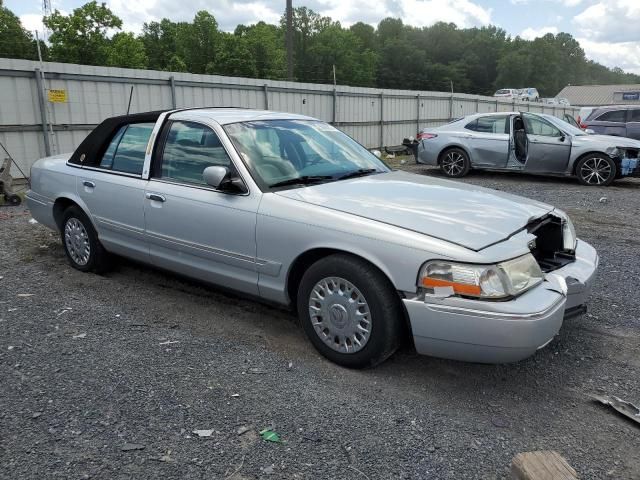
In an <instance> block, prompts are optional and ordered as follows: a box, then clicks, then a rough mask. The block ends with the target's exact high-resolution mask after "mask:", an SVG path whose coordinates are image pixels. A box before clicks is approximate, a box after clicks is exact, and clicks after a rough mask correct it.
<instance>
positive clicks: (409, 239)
mask: <svg viewBox="0 0 640 480" xmlns="http://www.w3.org/2000/svg"><path fill="white" fill-rule="evenodd" d="M170 118H171V119H181V120H189V121H195V122H201V123H204V124H207V125H209V126H210V127H211V128H212V129H214V131H215V132H216V133H217V134H218V136H219V137H220V140H221V142H222V145H223V146H224V148H225V150H226V151H227V153H228V154H229V156H230V158H231V161H232V162H233V163H234V165H235V166H236V168H237V170H238V173H239V175H240V177H241V178H242V181H243V182H244V183H245V185H246V187H247V193H246V194H240V195H238V194H229V193H223V192H220V191H217V190H215V189H213V188H209V187H203V186H194V185H186V184H181V183H177V182H173V181H166V180H162V179H155V178H149V179H147V178H143V177H144V176H145V175H144V174H143V175H142V176H140V177H136V176H129V175H125V176H123V175H116V174H113V173H112V172H106V171H100V169H87V168H80V167H76V166H71V165H69V164H67V163H66V160H67V158H68V155H67V156H58V157H51V158H45V159H41V160H39V161H38V162H36V164H35V165H34V167H33V170H32V185H31V190H30V191H29V192H28V194H27V202H28V204H29V207H30V209H31V213H32V215H33V217H34V218H35V219H36V220H38V221H39V222H41V223H42V224H44V225H46V226H48V227H50V228H53V229H57V228H58V226H57V225H56V223H55V220H54V214H53V211H54V203H55V202H56V200H59V199H66V200H67V201H72V202H74V203H76V204H77V205H78V206H79V207H80V208H81V209H82V210H83V211H84V212H85V213H86V214H87V215H88V217H89V218H90V219H91V221H92V223H93V225H94V227H95V229H96V231H97V233H98V236H99V238H100V240H101V242H102V243H103V244H104V246H105V248H106V249H107V250H108V251H113V252H116V253H119V254H121V255H123V256H126V257H130V258H134V259H136V260H141V261H144V262H148V263H150V264H154V265H157V266H159V267H162V268H166V269H169V270H172V271H175V272H178V273H181V274H184V275H188V276H191V277H194V278H196V279H200V280H203V281H207V282H211V283H214V284H218V285H221V286H225V287H229V288H232V289H235V290H238V291H242V292H245V293H249V294H253V295H258V296H260V297H262V298H263V299H265V300H269V301H274V302H278V303H281V304H285V305H286V304H290V302H291V295H290V293H291V292H289V291H288V288H287V284H288V281H289V278H290V273H291V271H292V268H293V266H294V265H295V262H296V261H297V260H298V259H300V258H301V257H302V256H303V255H305V254H308V253H309V252H312V251H318V250H320V249H322V250H325V251H342V252H348V253H351V254H353V255H357V256H360V257H362V258H364V259H366V260H368V261H369V262H371V263H372V264H373V265H375V266H376V267H378V268H379V269H380V270H381V271H382V272H383V273H384V274H385V275H386V277H387V278H388V279H389V281H390V282H391V284H392V285H393V286H394V288H395V289H396V290H397V291H398V294H399V296H400V297H401V298H402V301H403V304H404V308H405V311H406V314H407V317H408V319H409V321H410V324H411V327H412V330H413V334H414V339H415V343H416V348H417V349H418V351H419V352H421V353H427V354H431V355H437V356H442V357H448V358H458V359H462V360H472V361H480V362H502V361H513V360H518V359H520V358H524V357H526V356H528V355H530V354H531V353H533V352H535V350H536V349H537V348H538V347H540V346H542V345H543V344H544V343H545V342H548V341H549V340H550V339H551V338H553V335H555V333H557V331H558V329H559V328H560V325H561V323H562V318H563V316H564V312H565V309H566V308H567V306H569V307H573V306H576V305H582V304H583V303H584V302H585V301H586V298H587V295H588V293H589V290H590V288H591V284H592V278H593V275H594V273H595V271H596V267H597V254H596V253H595V251H594V250H593V248H591V247H590V246H588V245H587V244H585V243H584V242H580V243H579V248H578V251H577V259H576V261H575V262H572V263H570V264H568V265H566V266H565V267H563V268H562V269H559V270H557V271H555V272H553V273H551V274H547V278H546V281H545V282H544V283H542V284H540V285H538V286H537V287H535V288H533V289H531V290H530V291H528V292H526V293H525V294H523V295H521V296H519V297H517V298H514V299H512V300H509V301H503V302H490V301H480V300H475V301H474V300H469V299H464V298H458V297H448V298H430V297H429V298H428V297H427V296H425V295H424V294H423V293H421V290H420V289H419V288H418V287H417V277H418V273H419V271H420V268H421V266H422V265H423V264H424V263H425V262H426V261H428V260H433V259H443V260H447V259H448V260H454V261H457V262H469V263H483V264H486V263H497V262H500V261H503V260H506V259H510V258H514V257H517V256H520V255H522V254H525V253H527V252H529V248H530V243H531V241H532V240H533V239H534V238H535V237H534V236H533V235H532V234H530V233H528V231H527V230H526V225H527V224H528V223H529V222H530V221H531V220H533V219H536V218H540V217H542V216H545V215H548V214H553V213H554V209H553V207H551V206H549V205H546V204H544V203H540V202H536V201H533V200H528V199H524V198H521V197H517V196H514V195H510V194H507V193H504V192H498V191H494V190H489V189H484V188H481V187H476V186H473V185H468V184H463V183H458V182H453V181H448V180H443V179H437V178H430V177H424V176H421V175H413V174H410V173H406V172H389V173H381V174H377V175H371V176H366V177H361V178H353V179H348V180H343V181H336V182H330V183H325V184H319V185H313V186H307V187H301V188H291V189H283V190H278V191H261V189H260V188H259V187H258V185H257V184H256V183H255V182H254V180H253V178H252V177H251V175H250V173H249V171H248V170H247V168H246V167H245V165H244V162H243V161H242V159H241V158H240V157H239V155H238V153H237V152H236V150H235V149H234V148H233V145H232V144H231V142H230V140H229V139H228V137H227V136H226V134H225V132H224V130H223V128H222V125H224V124H226V123H232V122H234V121H241V120H256V119H269V118H287V119H290V118H295V119H301V120H302V119H308V117H303V116H299V115H289V114H280V113H271V112H266V113H265V112H252V111H249V110H237V109H210V110H205V109H202V110H188V111H179V112H175V113H171V114H170ZM152 138H156V139H157V138H158V136H157V131H156V135H154V134H152ZM152 147H153V145H151V142H150V145H149V147H148V152H151V150H149V149H151V148H152ZM149 166H150V164H149V163H148V162H147V163H145V166H144V167H143V168H144V169H145V170H146V172H147V175H146V176H148V174H149V172H150V169H149ZM85 182H92V183H93V184H95V186H93V187H92V186H91V185H90V184H89V185H87V184H86V183H85ZM99 192H100V193H99ZM158 196H160V197H161V198H162V199H163V200H162V201H159V200H157V198H159V197H158ZM149 197H151V198H149ZM296 287H297V286H296V285H293V288H296ZM474 336H475V339H474Z"/></svg>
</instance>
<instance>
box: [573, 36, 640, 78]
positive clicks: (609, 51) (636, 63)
mask: <svg viewBox="0 0 640 480" xmlns="http://www.w3.org/2000/svg"><path fill="white" fill-rule="evenodd" d="M576 40H578V41H579V42H580V45H581V46H582V48H583V49H584V52H585V54H586V55H587V57H588V58H590V59H592V60H595V61H596V62H599V63H602V64H603V65H606V66H607V67H611V68H613V67H620V68H622V69H623V70H624V71H625V72H631V73H636V74H638V75H640V43H639V42H619V43H607V42H596V41H593V40H590V39H588V38H577V39H576Z"/></svg>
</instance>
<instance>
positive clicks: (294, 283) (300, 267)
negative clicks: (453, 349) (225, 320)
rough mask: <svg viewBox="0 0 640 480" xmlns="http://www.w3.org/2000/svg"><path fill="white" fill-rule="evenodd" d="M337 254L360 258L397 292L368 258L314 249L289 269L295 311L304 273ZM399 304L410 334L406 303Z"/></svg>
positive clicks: (289, 293)
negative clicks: (318, 262)
mask: <svg viewBox="0 0 640 480" xmlns="http://www.w3.org/2000/svg"><path fill="white" fill-rule="evenodd" d="M335 253H341V254H344V255H350V256H352V257H356V258H359V259H360V260H364V261H365V262H367V263H369V264H370V265H372V266H373V267H374V268H375V269H377V270H378V271H380V273H382V275H383V276H384V278H386V279H387V281H388V282H389V285H391V288H393V289H394V290H396V288H395V285H394V284H393V282H392V281H391V279H390V278H389V277H388V275H387V274H386V273H384V271H382V270H381V269H380V268H379V267H378V266H377V265H375V264H374V263H372V262H371V261H369V260H367V259H366V258H364V257H361V256H360V255H356V254H354V253H351V252H347V251H346V250H339V249H337V248H314V249H312V250H308V251H306V252H304V253H302V254H301V255H300V256H298V258H296V259H295V260H294V261H293V263H292V264H291V268H290V269H289V275H288V276H287V296H288V297H289V300H290V302H291V306H292V307H293V308H294V310H295V308H296V304H297V297H298V285H300V280H302V276H303V275H304V272H306V271H307V269H308V268H309V267H310V266H311V265H313V264H314V263H315V262H317V261H318V260H320V259H321V258H324V257H328V256H329V255H333V254H335ZM396 292H397V290H396ZM402 298H403V297H402V295H401V294H400V293H398V300H402ZM399 304H400V308H401V309H402V315H403V317H404V321H405V329H406V332H410V331H411V323H410V321H409V314H408V313H407V311H406V309H405V307H404V303H402V301H399Z"/></svg>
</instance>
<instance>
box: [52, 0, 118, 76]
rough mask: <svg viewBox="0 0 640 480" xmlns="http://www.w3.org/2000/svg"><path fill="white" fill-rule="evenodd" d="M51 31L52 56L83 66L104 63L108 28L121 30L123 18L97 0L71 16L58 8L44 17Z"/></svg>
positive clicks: (53, 58)
mask: <svg viewBox="0 0 640 480" xmlns="http://www.w3.org/2000/svg"><path fill="white" fill-rule="evenodd" d="M44 24H45V25H46V27H47V28H48V29H49V30H50V31H51V35H50V36H49V42H50V44H51V48H50V56H51V59H52V60H54V61H57V62H67V63H80V64H84V65H105V64H106V60H107V56H108V52H109V39H108V38H107V31H109V30H110V29H120V28H121V27H122V20H120V19H119V18H118V17H117V16H115V15H114V14H113V12H112V11H111V10H110V9H109V8H108V7H107V6H106V4H104V3H101V4H98V3H97V2H96V1H95V0H94V1H92V2H89V3H86V4H85V5H83V6H81V7H79V8H76V9H74V10H73V12H72V13H71V14H70V15H63V14H62V13H60V12H59V11H58V10H56V11H54V12H53V13H52V14H51V15H50V16H48V17H45V19H44Z"/></svg>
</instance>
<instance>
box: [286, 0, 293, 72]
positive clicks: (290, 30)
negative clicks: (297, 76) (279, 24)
mask: <svg viewBox="0 0 640 480" xmlns="http://www.w3.org/2000/svg"><path fill="white" fill-rule="evenodd" d="M292 3H293V0H287V35H286V37H287V38H286V43H287V79H288V80H289V81H290V82H292V81H293V5H292Z"/></svg>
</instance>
